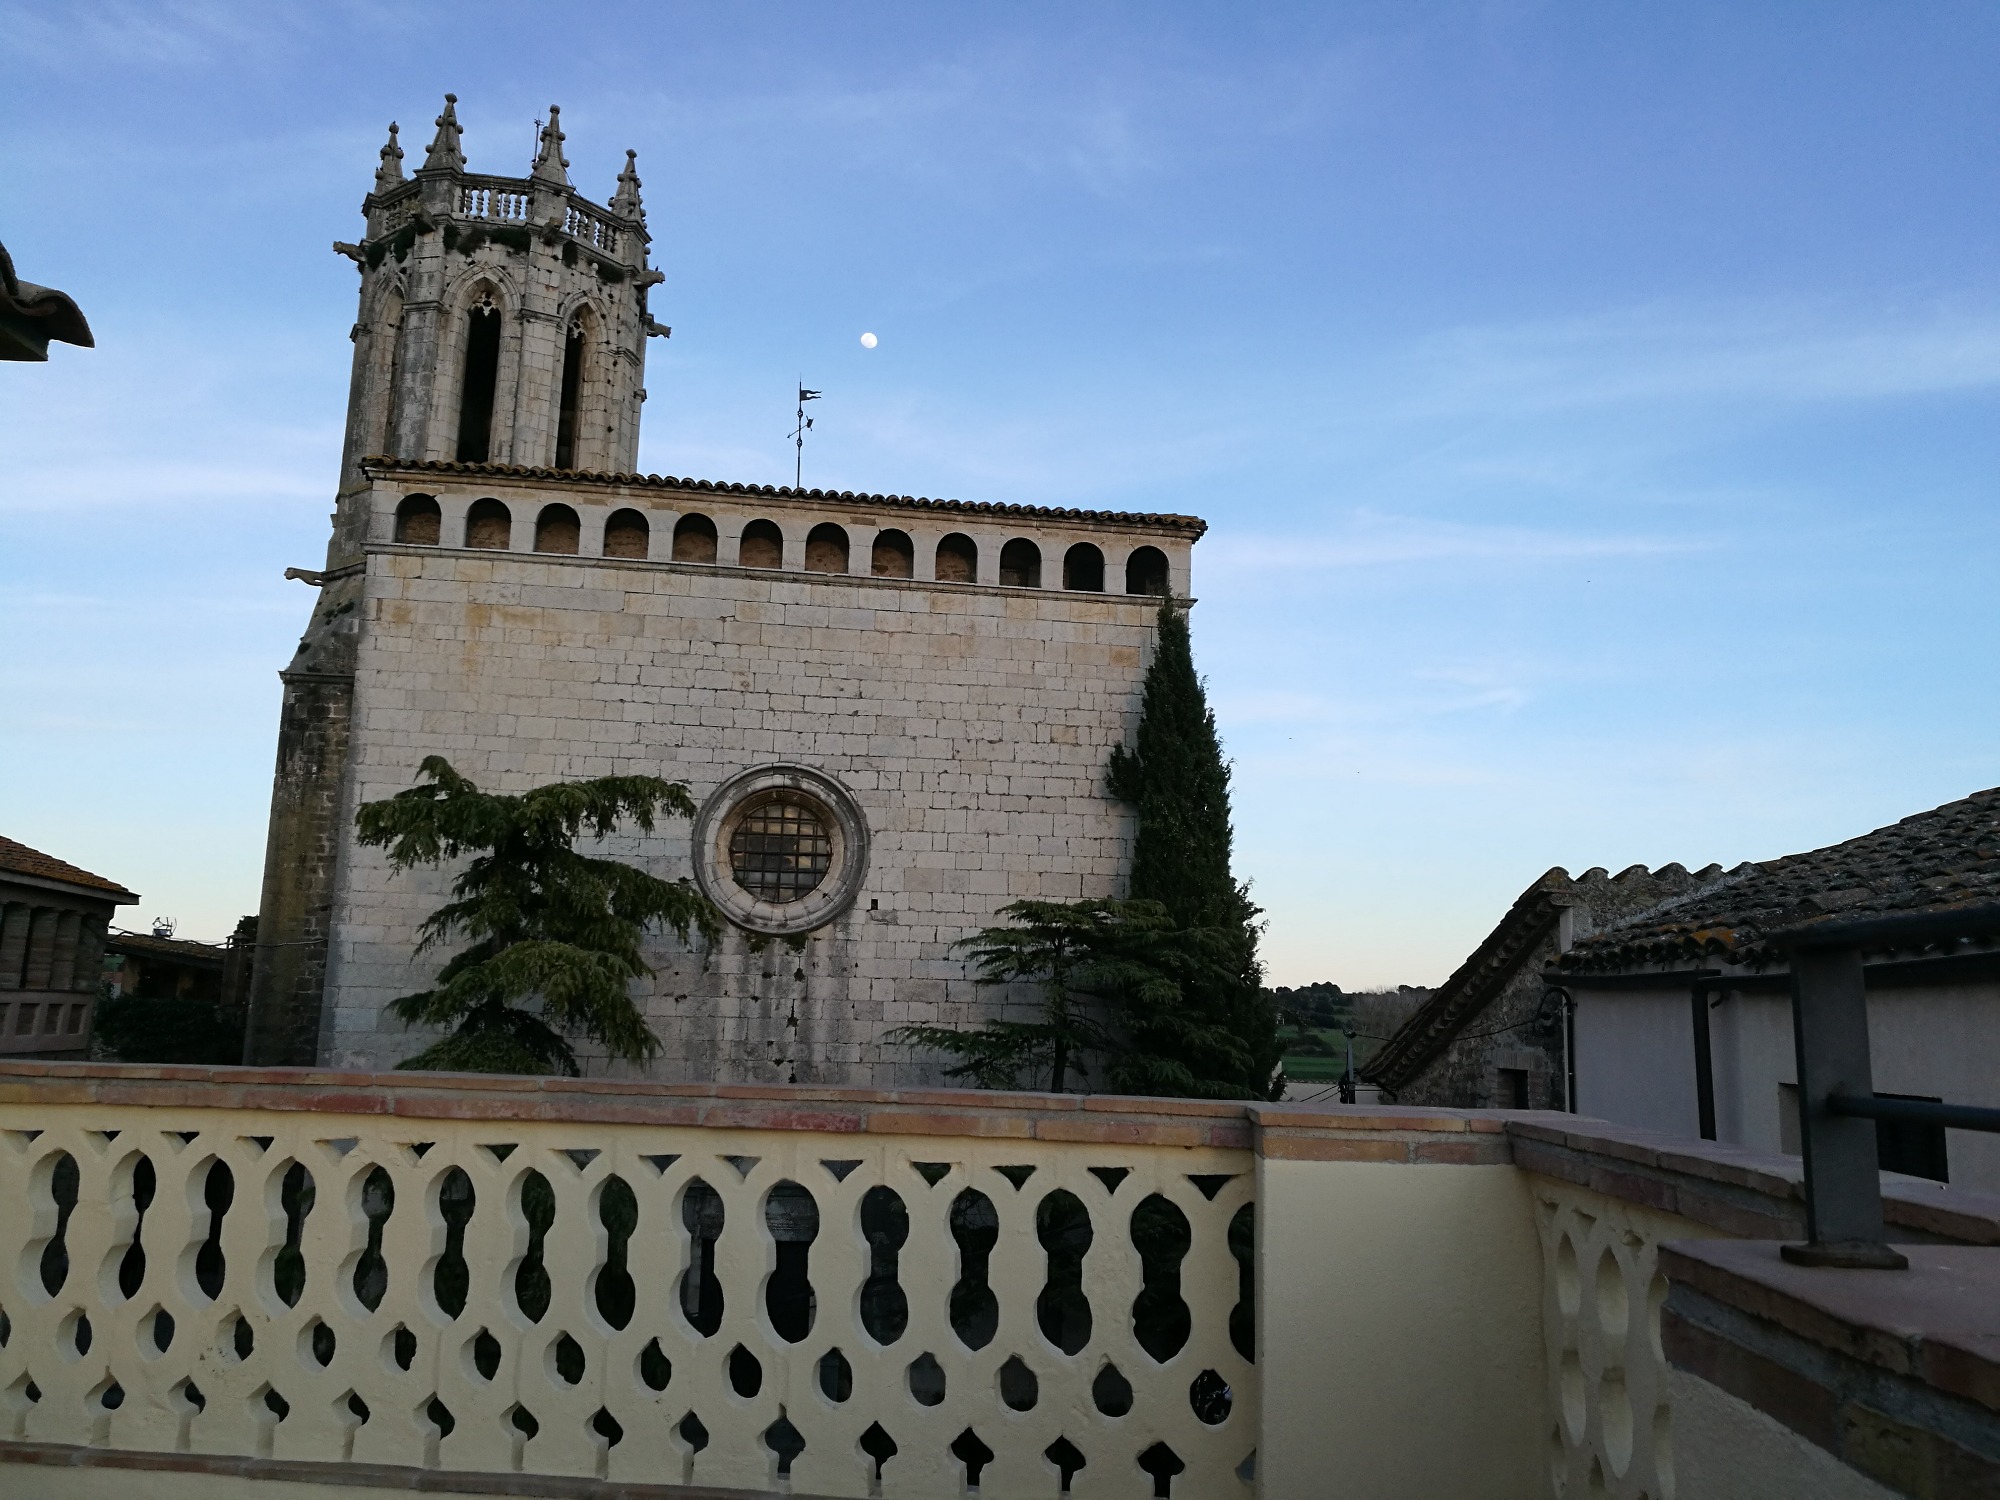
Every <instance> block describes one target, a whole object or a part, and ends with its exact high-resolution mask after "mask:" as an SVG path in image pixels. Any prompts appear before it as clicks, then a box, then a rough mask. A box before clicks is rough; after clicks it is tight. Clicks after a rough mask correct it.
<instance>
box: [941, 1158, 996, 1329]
mask: <svg viewBox="0 0 2000 1500" xmlns="http://www.w3.org/2000/svg"><path fill="white" fill-rule="evenodd" d="M949 1222H950V1226H951V1237H952V1238H953V1239H954V1240H956V1241H957V1242H958V1265H959V1275H958V1282H957V1284H956V1285H955V1286H953V1287H952V1289H951V1304H950V1306H951V1330H952V1332H953V1333H955V1334H957V1335H958V1340H959V1342H960V1343H962V1344H964V1345H965V1347H966V1348H968V1349H984V1348H985V1347H986V1346H987V1345H988V1344H990V1343H992V1342H993V1335H994V1333H995V1332H996V1331H997V1330H998V1329H999V1327H1000V1299H999V1298H998V1297H996V1296H994V1294H993V1288H992V1287H990V1286H989V1285H987V1267H988V1262H989V1261H990V1259H991V1258H992V1255H993V1247H994V1246H995V1245H996V1244H998V1243H999V1240H1000V1215H999V1214H998V1213H996V1212H995V1211H994V1208H993V1200H992V1199H991V1198H989V1197H987V1196H986V1195H985V1194H984V1193H982V1192H980V1191H979V1190H978V1189H976V1188H967V1189H966V1190H965V1191H964V1192H962V1193H960V1194H959V1195H958V1196H957V1197H956V1198H954V1199H953V1200H952V1203H951V1217H950V1221H949Z"/></svg>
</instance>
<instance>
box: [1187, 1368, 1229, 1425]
mask: <svg viewBox="0 0 2000 1500" xmlns="http://www.w3.org/2000/svg"><path fill="white" fill-rule="evenodd" d="M1233 1405H1235V1398H1234V1397H1233V1396H1232V1395H1231V1394H1230V1391H1229V1382H1228V1381H1226V1380H1224V1379H1223V1378H1222V1377H1221V1376H1220V1375H1218V1374H1216V1373H1215V1371H1213V1370H1203V1371H1202V1372H1201V1373H1200V1374H1199V1375H1197V1376H1195V1378H1194V1381H1193V1383H1192V1384H1191V1385H1189V1386H1188V1406H1189V1408H1190V1409H1191V1410H1192V1411H1193V1412H1194V1414H1195V1416H1196V1418H1197V1419H1198V1420H1200V1421H1201V1422H1203V1423H1204V1424H1206V1425H1207V1426H1210V1427H1220V1426H1221V1425H1222V1424H1223V1423H1224V1422H1226V1421H1228V1420H1229V1409H1230V1407H1232V1406H1233Z"/></svg>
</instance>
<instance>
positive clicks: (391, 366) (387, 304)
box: [374, 287, 435, 540]
mask: <svg viewBox="0 0 2000 1500" xmlns="http://www.w3.org/2000/svg"><path fill="white" fill-rule="evenodd" d="M377 328H378V329H379V332H378V334H377V335H376V336H377V337H378V338H380V339H381V340H382V341H383V343H384V344H386V345H387V346H388V355H389V357H388V360H387V362H386V364H385V365H384V366H383V367H382V368H383V374H382V387H381V406H380V408H379V415H380V417H381V423H382V425H381V427H380V428H379V429H378V430H379V431H380V433H381V436H382V440H381V442H379V443H377V444H376V445H375V448H374V451H375V452H377V453H388V454H394V453H395V452H396V391H397V388H398V387H399V386H400V385H401V384H402V381H403V292H402V288H400V287H397V288H393V289H391V291H390V292H389V294H388V295H387V296H386V297H384V298H383V299H382V315H381V319H380V321H379V322H378V324H377ZM433 540H435V538H433Z"/></svg>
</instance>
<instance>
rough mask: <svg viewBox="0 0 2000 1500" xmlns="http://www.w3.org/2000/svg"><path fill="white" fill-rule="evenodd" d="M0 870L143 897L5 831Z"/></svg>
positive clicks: (1, 839) (1, 836)
mask: <svg viewBox="0 0 2000 1500" xmlns="http://www.w3.org/2000/svg"><path fill="white" fill-rule="evenodd" d="M0 872H4V873H8V874H14V875H27V876H32V877H33V878H35V879H38V880H55V881H61V882H62V883H64V884H66V885H80V886H86V887H89V888H91V889H93V890H100V891H110V892H115V893H116V894H118V895H120V896H130V897H131V898H132V899H133V900H134V901H137V900H138V899H139V897H138V895H137V893H136V892H133V891H129V890H127V889H126V888H125V887H124V886H122V885H120V884H119V883H118V882H117V881H115V880H107V879H106V878H105V877H104V876H102V875H93V874H92V873H91V872H90V871H88V870H86V869H84V868H83V867H82V866H81V865H73V864H71V863H70V862H69V861H68V860H66V859H57V858H56V857H55V856H54V855H53V854H44V853H43V852H42V851H41V850H40V849H34V848H30V847H29V846H28V845H26V844H24V843H22V842H21V841H20V840H19V839H10V838H8V837H6V836H5V835H4V834H0Z"/></svg>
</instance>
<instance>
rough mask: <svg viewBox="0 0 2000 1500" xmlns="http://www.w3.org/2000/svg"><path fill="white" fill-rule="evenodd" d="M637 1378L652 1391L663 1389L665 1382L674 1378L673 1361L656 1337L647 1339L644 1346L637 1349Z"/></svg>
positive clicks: (665, 1386) (665, 1385)
mask: <svg viewBox="0 0 2000 1500" xmlns="http://www.w3.org/2000/svg"><path fill="white" fill-rule="evenodd" d="M639 1378H640V1379H641V1380H643V1381H644V1382H645V1383H646V1388H647V1389H648V1390H652V1391H664V1390H665V1389H666V1388H667V1382H668V1381H670V1380H672V1379H673V1378H674V1362H673V1361H672V1360H670V1359H668V1358H667V1354H666V1351H665V1350H664V1349H662V1348H661V1347H660V1341H659V1340H658V1339H648V1340H647V1341H646V1347H645V1348H643V1349H641V1350H640V1351H639Z"/></svg>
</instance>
